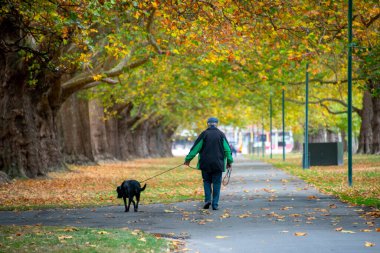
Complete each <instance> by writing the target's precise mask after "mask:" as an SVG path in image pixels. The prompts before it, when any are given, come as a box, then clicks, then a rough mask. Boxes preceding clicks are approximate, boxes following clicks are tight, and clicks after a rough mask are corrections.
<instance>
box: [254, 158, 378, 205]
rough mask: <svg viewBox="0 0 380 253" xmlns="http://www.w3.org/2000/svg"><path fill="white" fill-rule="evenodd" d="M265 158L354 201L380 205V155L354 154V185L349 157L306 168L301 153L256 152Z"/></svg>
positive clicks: (323, 189)
mask: <svg viewBox="0 0 380 253" xmlns="http://www.w3.org/2000/svg"><path fill="white" fill-rule="evenodd" d="M252 158H254V159H257V158H259V159H262V160H264V161H266V162H268V163H271V164H273V166H274V167H276V168H279V169H282V170H284V171H286V172H288V173H290V174H292V175H295V176H297V177H299V178H301V179H303V180H304V181H306V182H307V183H309V184H312V185H314V186H315V187H317V188H318V189H319V190H320V191H322V192H325V193H329V194H333V195H335V196H337V197H339V198H340V199H341V200H342V201H345V202H349V203H351V204H354V205H362V206H368V207H375V208H380V156H376V155H354V156H353V185H352V187H350V186H348V179H347V158H345V163H344V165H342V166H312V167H310V169H305V170H304V169H302V162H301V161H302V160H301V159H302V155H301V154H297V153H295V154H293V153H292V154H287V155H286V160H285V161H282V155H273V158H272V159H269V158H268V157H266V158H264V159H263V158H262V157H258V156H253V157H252Z"/></svg>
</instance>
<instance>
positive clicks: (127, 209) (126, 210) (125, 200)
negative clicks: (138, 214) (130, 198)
mask: <svg viewBox="0 0 380 253" xmlns="http://www.w3.org/2000/svg"><path fill="white" fill-rule="evenodd" d="M123 200H124V206H125V212H128V211H129V208H127V197H124V196H123Z"/></svg>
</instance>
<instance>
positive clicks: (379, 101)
mask: <svg viewBox="0 0 380 253" xmlns="http://www.w3.org/2000/svg"><path fill="white" fill-rule="evenodd" d="M372 103H373V118H372V132H373V139H372V154H380V96H379V95H378V96H375V97H373V98H372Z"/></svg>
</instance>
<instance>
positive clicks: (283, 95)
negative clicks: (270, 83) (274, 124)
mask: <svg viewBox="0 0 380 253" xmlns="http://www.w3.org/2000/svg"><path fill="white" fill-rule="evenodd" d="M282 160H283V161H285V86H284V87H282Z"/></svg>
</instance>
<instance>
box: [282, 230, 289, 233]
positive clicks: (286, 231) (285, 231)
mask: <svg viewBox="0 0 380 253" xmlns="http://www.w3.org/2000/svg"><path fill="white" fill-rule="evenodd" d="M280 232H281V233H289V231H288V230H282V231H280Z"/></svg>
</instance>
